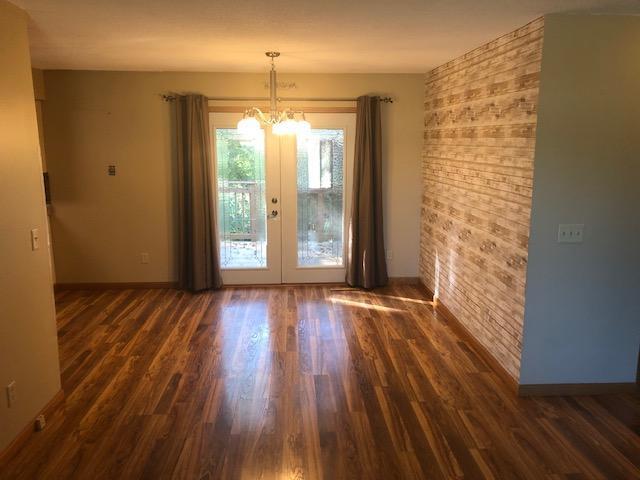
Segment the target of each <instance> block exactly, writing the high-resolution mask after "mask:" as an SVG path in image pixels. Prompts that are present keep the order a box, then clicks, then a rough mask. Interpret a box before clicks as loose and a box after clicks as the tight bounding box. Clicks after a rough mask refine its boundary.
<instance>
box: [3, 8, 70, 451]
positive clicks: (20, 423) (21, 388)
mask: <svg viewBox="0 0 640 480" xmlns="http://www.w3.org/2000/svg"><path fill="white" fill-rule="evenodd" d="M0 45H2V48H0V71H1V72H2V73H1V74H0V255H1V257H0V262H1V265H2V268H1V269H0V387H1V389H2V396H1V397H2V398H1V399H0V450H1V449H2V448H4V447H5V446H7V445H8V444H9V442H10V441H11V440H12V439H13V438H14V437H15V436H16V435H17V434H18V432H20V430H22V429H23V428H24V427H25V426H27V425H28V424H29V422H30V421H31V420H32V419H33V418H34V416H35V415H36V414H37V413H38V411H39V410H40V409H41V408H42V407H43V406H44V405H45V404H46V403H47V402H48V401H49V400H50V399H51V398H52V397H53V396H54V395H55V393H56V392H57V391H58V390H59V389H60V373H59V368H58V350H57V348H58V347H57V338H56V323H55V313H54V304H53V293H52V287H51V274H50V270H49V254H48V249H47V223H46V213H45V205H44V191H43V186H42V168H41V164H40V153H39V145H38V130H37V124H36V108H35V102H34V94H33V84H32V80H31V61H30V58H29V44H28V37H27V17H26V15H25V14H24V12H22V11H21V10H19V9H17V8H16V7H14V6H12V5H10V4H9V3H7V2H5V1H4V0H0ZM32 228H38V229H39V230H40V235H41V239H40V249H39V250H36V251H32V250H31V243H30V230H31V229H32ZM11 381H15V382H16V395H17V401H16V403H15V404H14V406H12V407H11V408H8V407H7V401H6V396H5V386H6V385H7V384H9V383H10V382H11Z"/></svg>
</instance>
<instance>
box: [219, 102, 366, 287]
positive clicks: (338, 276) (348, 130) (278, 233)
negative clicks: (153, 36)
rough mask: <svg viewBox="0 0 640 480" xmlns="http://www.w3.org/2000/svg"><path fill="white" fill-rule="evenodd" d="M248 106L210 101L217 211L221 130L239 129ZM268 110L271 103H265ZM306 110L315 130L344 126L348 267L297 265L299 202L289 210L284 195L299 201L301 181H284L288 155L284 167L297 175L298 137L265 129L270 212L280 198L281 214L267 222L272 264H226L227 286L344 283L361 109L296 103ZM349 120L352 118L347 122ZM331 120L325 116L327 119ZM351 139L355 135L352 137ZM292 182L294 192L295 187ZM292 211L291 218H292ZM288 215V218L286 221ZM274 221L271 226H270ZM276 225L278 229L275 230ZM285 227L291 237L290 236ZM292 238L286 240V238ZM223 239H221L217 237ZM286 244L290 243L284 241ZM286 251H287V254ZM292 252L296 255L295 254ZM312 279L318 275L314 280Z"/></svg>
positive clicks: (344, 247)
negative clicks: (336, 116) (338, 118)
mask: <svg viewBox="0 0 640 480" xmlns="http://www.w3.org/2000/svg"><path fill="white" fill-rule="evenodd" d="M246 108H247V107H245V106H238V105H229V106H227V105H210V106H209V109H208V110H209V131H210V137H211V147H212V152H211V153H212V155H211V161H212V163H213V172H214V182H213V183H214V185H213V188H214V192H215V199H216V200H215V201H216V209H217V208H218V188H217V187H218V182H217V157H216V133H215V129H216V128H235V127H236V125H237V122H238V120H239V119H240V118H241V116H239V115H238V114H242V113H243V112H244V111H245V110H246ZM265 108H266V109H268V107H266V106H265ZM295 108H299V109H301V110H303V111H304V112H305V114H306V115H307V116H308V117H309V118H311V119H312V120H313V121H312V122H311V124H312V128H318V127H319V128H342V129H343V130H344V131H345V147H344V148H345V158H344V172H343V174H344V183H343V185H344V187H343V188H344V192H343V209H344V210H343V212H344V218H343V265H342V266H325V267H306V266H305V267H299V266H298V265H297V201H294V203H293V205H294V207H295V208H292V207H291V205H289V206H288V208H287V202H286V201H285V199H284V195H285V192H284V190H285V189H286V190H287V195H288V197H289V199H290V198H291V195H293V198H294V200H297V184H296V182H295V181H294V182H293V183H292V182H285V183H286V184H287V187H289V188H285V186H284V185H283V184H282V181H283V172H282V165H283V158H284V162H287V161H288V162H289V164H288V165H287V167H289V168H286V169H285V170H287V172H288V173H289V176H291V175H292V174H291V169H292V170H293V175H294V176H293V177H292V178H293V179H294V180H295V178H296V177H295V173H296V167H297V161H296V154H297V152H296V141H295V136H282V137H278V136H276V135H273V134H271V132H270V129H268V128H263V130H265V183H266V188H265V201H266V207H267V211H270V210H271V198H274V197H275V198H277V199H278V204H277V205H278V212H279V214H278V216H277V217H276V218H271V219H268V220H266V222H267V223H266V229H267V268H227V269H223V270H222V279H223V283H224V284H225V285H273V284H288V283H309V284H313V283H316V284H317V283H344V282H345V271H346V261H347V257H346V253H347V233H348V224H349V216H350V213H351V191H352V183H353V182H352V177H353V161H354V149H355V125H356V117H355V114H356V111H357V110H356V108H355V107H350V106H312V107H307V106H295ZM316 114H342V115H340V116H342V117H344V118H343V120H342V121H341V122H340V123H339V124H336V123H335V122H333V123H332V122H330V121H326V122H323V121H321V120H320V118H322V116H316ZM347 118H348V120H347ZM325 119H326V117H325ZM349 139H352V140H351V141H349ZM291 184H293V191H292V190H291ZM287 215H288V217H287ZM285 218H286V220H285ZM270 224H271V225H273V227H272V228H269V225H270ZM275 227H277V228H275ZM285 229H286V231H287V233H288V234H289V236H290V237H291V238H288V236H287V234H285ZM285 239H287V240H285ZM218 241H219V237H218ZM285 243H286V245H285ZM285 249H286V253H285ZM292 252H293V253H292ZM311 277H313V278H311Z"/></svg>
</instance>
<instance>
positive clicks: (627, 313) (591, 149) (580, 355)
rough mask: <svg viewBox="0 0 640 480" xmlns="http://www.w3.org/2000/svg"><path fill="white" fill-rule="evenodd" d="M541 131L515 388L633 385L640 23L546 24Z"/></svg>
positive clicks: (574, 20) (602, 19)
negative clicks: (570, 238)
mask: <svg viewBox="0 0 640 480" xmlns="http://www.w3.org/2000/svg"><path fill="white" fill-rule="evenodd" d="M537 128H538V131H537V140H536V154H535V162H534V189H533V207H532V221H531V235H530V240H529V242H530V243H529V265H528V272H527V286H526V302H525V321H524V346H523V353H522V359H521V360H522V361H521V372H520V383H521V384H548V383H607V382H634V381H635V379H636V369H637V362H638V345H639V343H640V17H631V16H599V15H594V16H585V15H549V16H547V17H546V18H545V33H544V47H543V57H542V78H541V90H540V103H539V112H538V127H537ZM560 223H578V224H580V223H583V224H584V225H585V230H584V242H583V243H582V244H559V243H557V231H558V224H560Z"/></svg>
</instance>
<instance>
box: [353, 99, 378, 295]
mask: <svg viewBox="0 0 640 480" xmlns="http://www.w3.org/2000/svg"><path fill="white" fill-rule="evenodd" d="M348 235H349V238H348V242H349V243H348V245H349V248H348V252H347V283H348V284H349V285H351V286H353V287H362V288H374V287H381V286H383V285H386V284H387V282H388V277H387V264H386V261H385V252H384V232H383V224H382V139H381V122H380V98H379V97H367V96H363V97H359V98H358V111H357V114H356V142H355V160H354V165H353V196H352V202H351V219H350V221H349V233H348Z"/></svg>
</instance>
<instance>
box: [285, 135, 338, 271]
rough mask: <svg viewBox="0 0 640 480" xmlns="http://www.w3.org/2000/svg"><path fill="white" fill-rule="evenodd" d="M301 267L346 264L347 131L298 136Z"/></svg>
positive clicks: (299, 258) (299, 256)
mask: <svg viewBox="0 0 640 480" xmlns="http://www.w3.org/2000/svg"><path fill="white" fill-rule="evenodd" d="M296 144H297V153H296V156H297V190H298V192H297V204H298V205H297V212H298V215H297V217H298V225H297V230H298V231H297V242H298V266H301V267H327V266H342V265H343V252H344V244H343V237H344V232H343V229H344V228H343V226H344V198H343V196H344V185H343V179H344V130H343V129H313V130H311V133H310V134H308V135H306V136H304V137H299V138H298V139H297V142H296Z"/></svg>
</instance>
